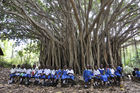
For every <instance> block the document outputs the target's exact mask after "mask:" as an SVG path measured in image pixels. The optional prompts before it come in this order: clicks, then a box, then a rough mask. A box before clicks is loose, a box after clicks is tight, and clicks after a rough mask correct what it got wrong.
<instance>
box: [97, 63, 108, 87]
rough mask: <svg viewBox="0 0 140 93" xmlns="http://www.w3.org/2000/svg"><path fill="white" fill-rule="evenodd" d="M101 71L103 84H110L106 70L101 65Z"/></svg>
mask: <svg viewBox="0 0 140 93" xmlns="http://www.w3.org/2000/svg"><path fill="white" fill-rule="evenodd" d="M106 69H107V68H106ZM99 71H100V73H101V77H100V79H101V81H102V83H103V84H105V83H106V82H108V75H106V70H105V69H104V68H103V64H101V67H100V69H99Z"/></svg>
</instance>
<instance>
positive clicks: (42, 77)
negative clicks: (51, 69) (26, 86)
mask: <svg viewBox="0 0 140 93" xmlns="http://www.w3.org/2000/svg"><path fill="white" fill-rule="evenodd" d="M42 73H44V70H42ZM40 78H41V79H46V75H42V76H40Z"/></svg>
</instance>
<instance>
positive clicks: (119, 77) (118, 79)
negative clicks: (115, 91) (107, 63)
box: [115, 66, 122, 82]
mask: <svg viewBox="0 0 140 93" xmlns="http://www.w3.org/2000/svg"><path fill="white" fill-rule="evenodd" d="M115 75H116V80H117V81H119V82H120V80H121V77H122V67H120V66H118V67H117V68H116V71H115Z"/></svg>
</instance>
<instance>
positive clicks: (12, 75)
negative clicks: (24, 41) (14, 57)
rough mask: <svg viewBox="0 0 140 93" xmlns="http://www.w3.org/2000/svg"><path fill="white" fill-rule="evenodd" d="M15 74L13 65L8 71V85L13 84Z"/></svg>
mask: <svg viewBox="0 0 140 93" xmlns="http://www.w3.org/2000/svg"><path fill="white" fill-rule="evenodd" d="M15 73H16V66H15V65H13V66H12V68H11V70H10V79H9V81H8V84H11V83H13V82H14V78H15V76H16V74H15Z"/></svg>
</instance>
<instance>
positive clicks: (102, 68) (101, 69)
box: [99, 64, 104, 74]
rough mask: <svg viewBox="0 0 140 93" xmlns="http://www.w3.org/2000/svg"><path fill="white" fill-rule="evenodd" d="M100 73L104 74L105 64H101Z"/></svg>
mask: <svg viewBox="0 0 140 93" xmlns="http://www.w3.org/2000/svg"><path fill="white" fill-rule="evenodd" d="M99 71H100V73H101V74H104V67H103V64H101V66H100V68H99Z"/></svg>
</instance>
